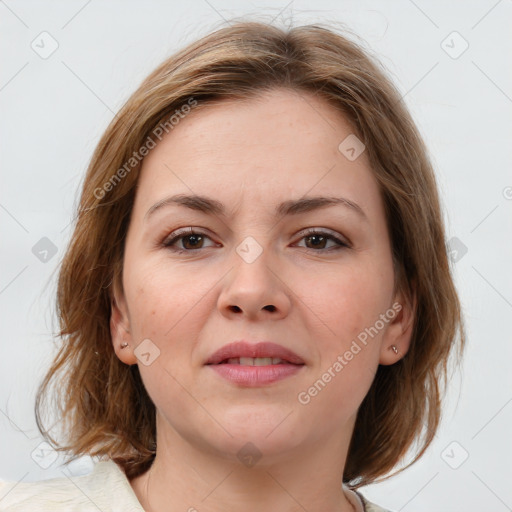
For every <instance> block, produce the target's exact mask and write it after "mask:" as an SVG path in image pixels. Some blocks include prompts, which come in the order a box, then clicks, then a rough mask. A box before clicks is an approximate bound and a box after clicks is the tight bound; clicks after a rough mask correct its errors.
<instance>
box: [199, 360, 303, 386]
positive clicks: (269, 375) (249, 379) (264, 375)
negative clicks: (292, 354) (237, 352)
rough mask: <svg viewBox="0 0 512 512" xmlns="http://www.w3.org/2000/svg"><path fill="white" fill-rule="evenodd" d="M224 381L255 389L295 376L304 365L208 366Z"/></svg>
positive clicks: (225, 364) (224, 364)
mask: <svg viewBox="0 0 512 512" xmlns="http://www.w3.org/2000/svg"><path fill="white" fill-rule="evenodd" d="M208 366H209V367H210V368H212V369H213V370H214V371H216V372H217V373H218V374H219V375H220V376H221V377H224V378H225V379H226V380H229V381H231V382H234V383H235V384H240V385H242V386H246V387H257V386H261V385H263V384H271V383H272V382H277V381H279V380H282V379H285V378H286V377H291V376H292V375H295V374H296V373H297V372H298V371H300V369H301V368H302V367H303V366H304V365H298V364H272V365H266V366H244V365H241V364H228V363H223V364H211V365H208Z"/></svg>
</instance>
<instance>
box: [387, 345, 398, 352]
mask: <svg viewBox="0 0 512 512" xmlns="http://www.w3.org/2000/svg"><path fill="white" fill-rule="evenodd" d="M389 348H390V349H391V350H392V351H393V352H394V353H395V354H398V349H397V348H396V346H395V345H391V347H389Z"/></svg>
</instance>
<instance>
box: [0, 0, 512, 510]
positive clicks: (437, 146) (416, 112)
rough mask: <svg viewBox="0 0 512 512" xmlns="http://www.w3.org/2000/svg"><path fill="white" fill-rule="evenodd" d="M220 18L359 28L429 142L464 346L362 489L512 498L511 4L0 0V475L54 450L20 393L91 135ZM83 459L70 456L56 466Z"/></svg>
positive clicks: (34, 355) (27, 381) (47, 342)
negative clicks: (425, 445) (417, 425)
mask: <svg viewBox="0 0 512 512" xmlns="http://www.w3.org/2000/svg"><path fill="white" fill-rule="evenodd" d="M313 7H314V8H313ZM237 16H243V17H247V16H252V17H253V18H254V17H256V18H257V19H263V20H264V21H269V20H270V19H272V18H274V17H275V21H276V23H279V24H281V25H285V26H288V25H290V24H293V25H302V24H306V23H311V22H322V21H329V20H331V19H333V20H337V21H340V22H343V23H346V25H347V26H348V27H349V28H350V29H351V30H353V31H354V32H355V33H356V34H358V35H359V36H360V37H362V38H363V39H364V40H365V41H366V42H367V45H368V47H369V48H371V50H372V51H373V52H374V53H375V54H376V55H377V56H378V57H379V58H380V59H381V61H382V62H383V63H384V65H385V66H386V67H387V68H388V70H389V72H390V74H391V76H392V77H393V79H394V80H395V82H396V83H397V84H398V87H399V88H400V90H401V91H402V93H403V95H404V101H405V102H406V104H407V105H408V106H409V108H410V109H411V111H412V114H413V116H414V118H415V120H416V121H417V123H418V125H419V128H420V130H421V132H422V134H423V136H424V138H425V140H426V143H427V145H428V147H429V149H430V152H431V155H432V159H433V163H434V165H435V168H436V172H437V177H438V181H439V186H440V191H441V196H442V200H443V204H444V209H445V220H446V226H447V231H448V238H449V239H452V238H453V237H456V238H457V239H458V240H459V241H460V242H457V243H458V247H459V248H460V247H462V245H461V244H464V246H465V247H466V248H467V253H465V254H463V256H462V257H460V256H461V254H462V252H459V253H458V258H459V259H458V261H457V262H456V263H454V271H455V277H456V284H457V286H458V289H459V291H460V295H461V300H462V303H463V308H464V313H465V317H466V323H467V333H468V348H467V352H466V357H465V361H464V366H463V369H462V371H461V372H457V373H455V375H454V377H453V379H452V381H451V384H450V391H449V395H448V398H447V400H446V402H445V416H444V420H443V423H442V426H441V429H440V431H439V434H438V435H437V437H436V439H435V442H434V443H433V444H432V446H431V447H430V448H429V450H428V452H427V453H426V454H425V456H424V457H423V458H422V459H421V461H420V462H418V463H416V464H415V465H414V466H413V467H412V468H409V469H408V470H407V471H405V472H404V473H402V474H401V475H399V476H397V477H395V478H393V479H391V480H389V481H387V482H384V483H381V484H376V485H372V486H369V487H366V488H363V489H362V492H363V493H364V494H365V495H366V496H367V497H368V498H369V499H371V500H373V501H375V502H376V503H378V504H380V505H382V506H386V507H388V508H390V509H393V510H396V511H404V512H409V511H411V512H412V511H415V512H427V511H428V512H431V511H432V510H436V511H443V512H445V511H454V512H455V511H464V512H472V511H474V512H476V511H481V510H493V511H495V512H500V511H502V510H503V511H505V510H512V488H511V486H510V482H511V476H512V467H511V466H512V463H511V461H512V446H511V445H512V441H511V436H510V432H511V431H512V403H511V402H512V386H511V383H512V376H511V372H510V371H509V367H510V361H511V360H512V344H511V343H510V340H511V336H510V335H511V326H510V318H511V313H512V282H511V281H512V279H511V277H512V276H511V273H510V270H509V269H510V262H511V261H512V242H511V236H510V235H511V233H512V229H511V228H512V221H511V219H512V175H511V172H510V164H511V160H512V158H511V156H512V150H511V147H512V144H511V140H512V138H511V136H512V133H511V123H510V121H511V114H512V76H511V69H512V66H511V65H510V64H511V59H510V55H511V50H512V48H511V47H512V35H511V32H510V27H511V26H512V24H511V21H512V2H511V1H510V0H501V1H495V0H490V1H487V0H485V1H484V0H482V1H472V2H469V1H465V2H462V1H460V2H444V1H432V2H427V1H425V0H421V1H420V0H417V1H415V2H414V1H412V0H400V1H394V2H378V1H364V2H361V1H360V2H356V1H341V2H340V1H338V2H335V1H333V0H331V1H328V0H323V1H315V2H314V3H313V2H311V1H310V2H301V1H295V2H289V3H287V1H286V0H284V1H279V2H278V1H274V2H247V1H244V2H235V1H233V0H194V1H191V2H189V3H188V4H187V5H183V3H181V2H177V1H170V2H164V1H147V2H142V1H126V0H125V1H102V2H100V1H98V0H92V1H91V0H89V1H74V0H73V1H69V0H66V1H58V2H48V1H46V2H40V1H15V0H6V1H0V45H1V49H0V51H1V58H2V66H1V70H0V105H1V109H2V110H1V117H0V128H1V134H0V144H1V151H2V160H1V162H2V173H1V188H0V225H1V233H2V246H1V247H2V250H1V253H0V258H1V274H0V311H1V314H2V321H1V324H0V329H1V357H0V379H1V385H0V434H1V435H0V478H2V479H9V480H16V481H17V480H20V479H22V478H23V480H24V481H33V480H39V479H43V478H44V479H46V478H50V477H55V476H62V471H63V469H62V468H59V463H60V462H61V460H62V457H59V460H57V461H55V462H54V463H53V464H52V465H50V467H48V468H47V469H43V468H41V467H40V466H39V465H38V464H37V463H36V459H37V457H35V456H34V458H32V456H31V453H32V452H33V451H34V450H35V449H36V447H37V446H38V445H39V444H40V442H41V438H40V436H39V434H38V431H37V429H36V425H35V420H34V414H33V406H34V397H35V390H36V388H37V385H38V384H39V381H40V380H41V378H42V376H43V374H44V372H45V370H46V369H47V368H48V365H49V363H50V360H51V357H52V355H53V353H54V345H53V342H52V338H51V333H52V329H56V324H55V322H54V320H52V315H53V312H52V311H53V310H52V301H53V293H54V289H55V275H56V269H57V267H58V263H59V261H60V259H61V257H62V255H63V251H64V248H65V244H66V242H67V240H68V238H69V236H70V234H71V229H70V222H71V220H72V214H73V207H74V204H75V202H76V198H77V190H78V187H79V185H80V183H81V180H82V178H83V175H84V171H85V169H86V166H87V163H88V161H89V159H90V157H91V154H92V151H93V149H94V147H95V145H96V143H97V142H98V139H99V137H100V135H101V134H102V132H103V131H104V130H105V128H106V127H107V125H108V123H109V122H110V120H111V119H112V117H113V115H114V113H115V112H116V111H117V110H118V109H119V108H120V107H121V105H122V104H123V103H124V101H125V100H126V99H127V98H128V96H129V95H130V94H131V93H132V92H133V91H134V90H135V88H136V87H137V85H138V84H139V83H140V81H141V80H142V79H143V78H144V77H145V76H146V75H147V74H148V73H149V72H150V71H152V70H153V68H154V67H155V66H156V65H157V64H159V63H160V62H161V61H162V60H163V59H164V58H165V57H167V56H169V55H170V54H172V53H174V52H175V51H176V50H177V49H179V48H181V47H183V46H184V45H185V44H187V43H188V42H191V41H193V40H195V39H196V38H198V37H199V36H202V35H204V34H206V33H208V32H210V31H211V30H213V29H215V28H220V26H222V24H223V23H224V24H225V21H224V20H223V19H224V18H225V19H227V20H231V19H233V17H237ZM44 31H46V32H48V33H49V34H50V35H51V38H53V39H55V41H56V42H57V43H58V48H57V50H56V51H55V52H54V53H53V54H52V55H50V56H49V57H48V58H45V59H43V58H42V57H41V56H40V55H39V54H38V53H36V51H34V50H33V49H32V47H31V45H34V46H36V45H39V48H41V47H42V46H43V45H44V47H45V48H46V49H49V48H51V46H50V44H51V40H50V39H49V36H44V35H43V36H40V34H41V32H44ZM454 31H456V32H457V33H458V35H457V34H455V35H454V34H452V33H453V32H454ZM42 38H46V39H45V40H44V41H43V42H41V40H42ZM462 38H463V39H462ZM464 40H465V41H467V43H468V44H469V47H468V48H467V50H466V51H465V52H464V53H462V54H461V55H458V54H459V52H460V51H461V50H462V49H463V45H464V44H465V43H464ZM443 41H444V42H443ZM36 47H37V46H36ZM39 51H42V49H40V50H39ZM43 237H47V238H48V239H50V240H51V242H52V243H53V244H54V245H55V246H56V250H57V253H56V254H55V255H54V256H51V252H50V253H48V255H47V260H48V261H46V262H44V261H41V259H40V258H43V259H44V254H39V257H37V256H36V254H34V252H33V251H32V248H33V247H34V246H35V245H36V244H37V243H38V242H39V241H40V239H41V238H43ZM450 243H452V244H453V243H454V242H453V240H452V241H451V242H450ZM37 247H38V246H36V248H37ZM35 252H36V253H37V251H35ZM454 442H455V443H456V444H452V443H454ZM466 454H467V455H468V458H467V459H466V460H464V457H465V456H466ZM459 465H460V466H459ZM456 466H459V467H458V469H454V467H456ZM89 469H90V461H89V460H87V459H85V460H83V462H82V463H76V464H74V466H73V467H71V468H70V469H69V470H66V471H68V473H67V474H69V475H72V474H80V473H83V472H87V471H88V470H89Z"/></svg>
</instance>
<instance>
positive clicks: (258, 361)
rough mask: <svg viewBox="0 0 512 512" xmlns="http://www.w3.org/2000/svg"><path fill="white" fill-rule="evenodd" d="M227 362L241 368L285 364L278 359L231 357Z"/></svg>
mask: <svg viewBox="0 0 512 512" xmlns="http://www.w3.org/2000/svg"><path fill="white" fill-rule="evenodd" d="M227 362H228V364H240V365H243V366H268V365H271V364H280V363H285V361H283V360H282V359H280V358H279V357H232V358H230V359H228V361H227Z"/></svg>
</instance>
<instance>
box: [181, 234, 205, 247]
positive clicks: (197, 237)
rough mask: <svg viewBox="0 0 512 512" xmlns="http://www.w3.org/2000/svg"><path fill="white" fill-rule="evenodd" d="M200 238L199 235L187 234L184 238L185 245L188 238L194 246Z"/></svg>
mask: <svg viewBox="0 0 512 512" xmlns="http://www.w3.org/2000/svg"><path fill="white" fill-rule="evenodd" d="M194 239H195V242H194ZM200 239H201V235H188V236H186V237H185V238H184V240H185V246H186V245H187V242H190V240H192V246H195V245H196V243H197V241H198V240H199V241H200Z"/></svg>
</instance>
